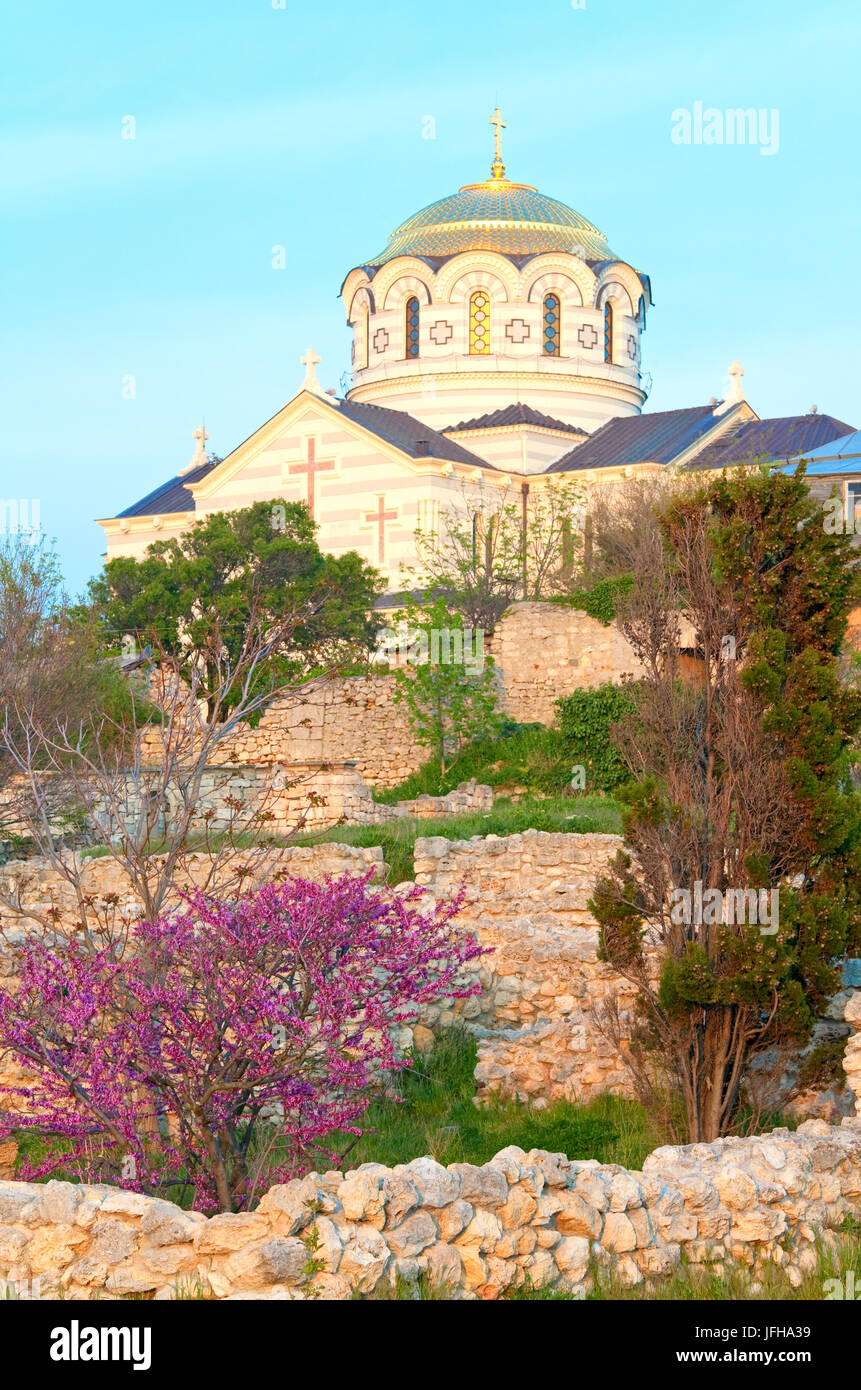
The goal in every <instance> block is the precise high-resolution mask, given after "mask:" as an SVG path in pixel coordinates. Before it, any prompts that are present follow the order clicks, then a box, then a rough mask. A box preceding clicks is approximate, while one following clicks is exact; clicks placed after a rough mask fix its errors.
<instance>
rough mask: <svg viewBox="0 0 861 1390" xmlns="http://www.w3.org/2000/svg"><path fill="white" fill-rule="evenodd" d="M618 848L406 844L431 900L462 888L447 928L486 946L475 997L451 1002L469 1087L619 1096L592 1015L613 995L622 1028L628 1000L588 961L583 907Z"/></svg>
mask: <svg viewBox="0 0 861 1390" xmlns="http://www.w3.org/2000/svg"><path fill="white" fill-rule="evenodd" d="M620 845H621V840H620V838H619V837H618V836H616V835H597V834H596V835H567V834H564V833H558V834H553V833H548V832H543V831H537V830H526V831H524V832H523V833H522V834H519V835H509V836H505V837H498V836H495V835H488V836H486V837H484V838H479V837H476V838H474V839H472V840H459V841H452V840H446V839H444V838H442V837H441V836H434V837H431V838H426V839H418V840H417V841H416V848H415V875H416V881H417V882H418V883H420V884H423V885H424V886H426V887H427V888H428V889H429V890H430V891H431V892H432V893H433V894H434V895H435V896H437V897H449V896H453V895H454V894H455V893H456V892H457V891H458V888H459V887H460V885H461V884H463V885H464V887H465V890H466V901H465V903H464V907H463V910H462V912H461V914H460V917H459V919H458V920H459V922H460V923H461V924H462V926H463V927H464V928H467V929H469V930H471V931H474V932H475V933H476V935H477V937H478V940H479V941H480V943H481V944H482V945H483V946H488V947H491V948H492V954H491V955H489V956H487V957H486V958H485V959H484V961H483V962H482V965H481V968H480V971H479V978H480V980H481V984H482V993H481V995H480V996H478V997H477V998H471V999H468V1000H460V1001H457V1002H456V1003H455V1004H454V1006H453V1009H454V1016H455V1017H460V1018H462V1019H463V1020H464V1021H465V1022H467V1023H468V1024H469V1026H470V1027H471V1028H472V1029H474V1031H475V1032H476V1035H477V1038H478V1048H479V1060H478V1067H477V1069H476V1080H477V1081H478V1084H479V1087H480V1089H486V1090H491V1091H502V1092H505V1093H506V1094H513V1095H516V1096H518V1097H519V1098H521V1099H522V1100H526V1101H529V1102H531V1103H532V1104H538V1105H546V1104H547V1103H548V1102H549V1101H552V1100H558V1099H565V1100H589V1099H591V1098H592V1097H594V1096H596V1095H598V1094H600V1093H601V1092H602V1091H613V1092H619V1093H621V1092H625V1091H627V1090H628V1089H629V1087H630V1078H629V1076H628V1074H627V1071H626V1068H625V1066H624V1063H623V1061H622V1059H621V1057H620V1056H619V1053H618V1051H617V1049H616V1048H615V1047H614V1046H613V1045H612V1044H611V1043H610V1042H608V1040H607V1039H606V1038H605V1037H604V1035H603V1034H602V1032H601V1031H600V1029H599V1028H598V1027H597V1025H596V1017H597V1014H598V1012H599V1011H600V1007H601V1005H602V1004H603V1003H604V1002H605V1001H606V1000H607V999H608V998H609V996H610V995H611V994H615V995H616V996H617V998H618V1001H619V1008H620V1013H621V1017H622V1020H623V1022H624V1021H625V1020H626V1019H627V1017H628V1015H629V1014H630V1011H631V1009H632V1007H633V1003H634V996H633V993H632V991H631V989H630V987H629V986H628V985H627V984H626V983H625V982H624V981H622V980H620V979H619V977H618V976H617V975H616V974H615V972H614V971H613V970H612V969H611V967H610V966H608V965H604V964H602V963H601V962H600V961H599V960H598V928H597V924H596V922H595V920H594V918H593V917H592V915H591V913H590V912H589V909H588V906H587V904H588V900H589V898H590V896H591V893H592V890H593V888H594V885H595V881H596V879H597V878H598V877H599V876H600V874H601V873H602V872H603V871H604V869H605V867H606V864H607V861H608V859H609V858H610V857H611V856H612V855H613V854H615V852H616V850H617V849H618V848H619V846H620ZM447 1021H449V1011H448V1010H447V1009H446V1007H445V1006H444V1005H443V1006H440V1008H439V1011H438V1012H437V1011H436V1010H435V1009H429V1010H427V1011H426V1014H425V1017H424V1019H423V1023H424V1024H426V1025H427V1027H428V1028H429V1029H430V1030H431V1031H433V1030H434V1029H435V1028H436V1027H437V1026H438V1025H439V1023H443V1024H444V1023H446V1022H447ZM419 1036H420V1038H422V1037H423V1035H422V1034H420V1035H419Z"/></svg>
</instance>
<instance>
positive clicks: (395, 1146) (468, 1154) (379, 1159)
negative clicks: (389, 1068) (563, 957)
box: [328, 1028, 667, 1169]
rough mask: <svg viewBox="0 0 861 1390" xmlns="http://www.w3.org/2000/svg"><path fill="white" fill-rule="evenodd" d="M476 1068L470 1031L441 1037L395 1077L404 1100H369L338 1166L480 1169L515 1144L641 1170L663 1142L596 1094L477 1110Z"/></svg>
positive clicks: (638, 1113) (632, 1107) (641, 1118)
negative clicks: (431, 1164)
mask: <svg viewBox="0 0 861 1390" xmlns="http://www.w3.org/2000/svg"><path fill="white" fill-rule="evenodd" d="M475 1063H476V1044H475V1039H474V1038H473V1037H472V1036H471V1035H470V1034H468V1033H466V1032H465V1031H463V1030H461V1029H458V1028H451V1029H448V1030H446V1031H445V1032H444V1033H442V1034H441V1035H440V1036H439V1037H438V1038H437V1040H436V1042H435V1044H434V1047H433V1049H432V1051H430V1052H428V1053H425V1054H423V1055H422V1054H419V1055H418V1056H416V1058H415V1065H414V1067H413V1068H412V1069H410V1070H409V1071H403V1072H401V1073H400V1074H399V1075H398V1076H397V1078H396V1085H397V1087H398V1090H399V1092H400V1094H401V1096H402V1097H403V1100H402V1101H401V1102H398V1101H395V1100H377V1101H374V1102H373V1103H372V1105H371V1106H370V1108H369V1109H368V1111H367V1113H366V1116H365V1124H366V1126H367V1129H366V1132H365V1133H364V1134H363V1135H362V1137H361V1139H359V1141H358V1142H357V1143H356V1144H355V1146H354V1147H353V1148H352V1149H351V1150H350V1152H349V1154H348V1155H347V1156H346V1157H345V1158H344V1159H343V1160H342V1161H341V1163H342V1165H343V1166H344V1167H349V1168H356V1167H358V1165H359V1164H360V1163H384V1164H386V1165H387V1166H388V1167H392V1166H394V1165H395V1164H398V1163H409V1162H410V1160H411V1159H413V1158H418V1157H419V1156H420V1155H422V1154H430V1155H431V1157H432V1158H435V1159H437V1160H438V1162H440V1163H443V1164H448V1163H475V1164H480V1163H486V1162H487V1161H488V1159H491V1158H492V1157H493V1155H494V1154H495V1153H498V1152H499V1150H500V1149H504V1148H507V1147H508V1145H509V1144H517V1145H518V1146H519V1147H520V1148H521V1149H526V1150H529V1149H547V1150H549V1152H551V1153H565V1154H567V1155H568V1157H569V1158H581V1159H582V1158H595V1159H598V1160H599V1162H601V1163H621V1164H623V1165H624V1166H625V1167H626V1168H635V1169H638V1168H640V1167H641V1166H642V1162H643V1159H644V1158H645V1157H646V1155H647V1154H649V1153H651V1151H652V1149H654V1148H656V1147H657V1145H658V1144H661V1143H664V1142H666V1138H667V1136H666V1135H664V1134H663V1133H661V1132H660V1131H659V1130H658V1129H657V1128H656V1126H655V1125H653V1124H652V1123H651V1122H650V1121H649V1119H648V1117H647V1116H646V1113H645V1111H644V1110H643V1108H642V1107H641V1106H640V1105H638V1104H637V1103H636V1102H634V1101H631V1100H624V1099H622V1098H620V1097H617V1096H609V1095H607V1096H600V1097H599V1098H598V1099H597V1100H594V1101H591V1102H590V1103H589V1104H588V1105H575V1104H573V1103H571V1102H569V1101H555V1102H554V1103H553V1104H552V1105H548V1106H547V1107H546V1108H545V1109H543V1110H532V1109H529V1108H528V1107H527V1106H525V1105H522V1104H520V1103H519V1102H518V1101H515V1100H508V1099H505V1100H501V1099H499V1098H498V1097H493V1098H492V1099H491V1100H490V1101H489V1103H488V1104H486V1105H482V1106H480V1107H478V1106H476V1105H475V1104H474V1103H473V1097H474V1096H475V1080H474V1077H473V1071H474V1069H475ZM328 1166H334V1165H332V1164H330V1165H328Z"/></svg>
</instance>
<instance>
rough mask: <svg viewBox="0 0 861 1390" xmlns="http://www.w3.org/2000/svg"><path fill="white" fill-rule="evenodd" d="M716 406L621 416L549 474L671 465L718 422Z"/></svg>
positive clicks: (592, 436)
mask: <svg viewBox="0 0 861 1390" xmlns="http://www.w3.org/2000/svg"><path fill="white" fill-rule="evenodd" d="M715 409H716V407H715V406H712V405H695V406H691V407H690V408H689V409H687V410H657V411H654V412H653V413H651V414H647V415H623V416H620V417H618V418H617V419H615V420H608V421H607V423H606V425H602V426H601V428H600V429H597V430H596V431H595V433H594V434H591V435H590V436H589V438H588V439H587V440H585V441H584V442H583V443H582V444H576V445H575V446H574V448H573V449H571V450H570V452H569V453H567V454H565V455H563V457H562V458H561V459H557V460H556V462H555V463H552V464H551V465H550V467H549V468H548V469H547V472H548V473H562V472H565V471H566V470H567V469H569V468H577V469H580V468H618V467H620V466H621V465H623V464H628V463H670V462H672V460H673V459H674V458H677V457H678V455H679V454H680V453H682V451H683V450H684V449H687V448H689V447H690V445H691V444H694V443H696V441H697V440H698V439H699V438H700V436H701V435H703V434H706V433H707V432H708V431H709V430H710V429H712V427H713V426H714V425H716V424H717V422H718V420H719V419H720V417H719V416H716V415H715Z"/></svg>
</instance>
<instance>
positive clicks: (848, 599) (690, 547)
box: [592, 471, 861, 1141]
mask: <svg viewBox="0 0 861 1390" xmlns="http://www.w3.org/2000/svg"><path fill="white" fill-rule="evenodd" d="M655 525H656V528H657V530H658V532H659V534H660V537H661V540H662V546H661V547H660V556H659V559H658V561H657V567H656V569H655V571H654V572H653V573H651V574H649V575H646V576H644V578H645V582H646V584H647V585H648V586H649V591H650V593H651V595H652V599H653V600H654V597H655V596H656V595H657V594H658V592H659V591H660V589H661V586H664V590H663V591H664V609H663V614H661V613H659V611H658V606H657V604H656V603H655V602H654V601H652V602H651V603H650V609H649V612H648V613H644V612H641V611H640V610H638V609H637V608H636V606H635V607H633V608H632V609H631V611H630V614H629V615H628V617H626V616H625V611H624V607H623V608H622V611H621V613H620V618H619V622H620V626H621V627H622V630H623V631H624V632H625V633H626V635H627V636H628V638H629V640H631V641H632V642H633V643H634V644H635V645H636V646H637V647H638V653H639V654H640V655H641V656H642V657H643V659H644V664H645V668H646V674H645V675H644V676H643V677H642V678H641V679H640V680H639V682H638V683H637V685H636V687H632V691H633V693H634V695H635V698H636V708H635V710H634V711H633V712H632V713H631V714H630V715H628V716H626V717H625V718H624V719H623V720H622V721H621V723H620V724H619V725H617V726H616V730H615V734H614V737H615V741H616V744H617V747H618V749H619V752H620V754H621V756H622V759H623V761H624V763H625V765H626V767H627V769H628V772H629V775H630V777H631V781H630V782H629V783H628V784H627V785H626V786H624V787H623V788H621V790H620V793H619V795H620V796H621V798H622V799H623V801H624V802H625V803H626V810H625V818H624V834H625V841H626V844H625V849H624V851H623V852H621V853H620V854H619V855H618V857H617V859H616V860H615V862H614V864H613V865H612V866H611V869H610V872H609V874H608V875H607V876H606V877H605V878H604V879H603V880H602V881H601V882H600V883H599V884H598V885H597V887H596V890H595V894H594V897H593V901H592V909H593V911H594V913H595V916H596V918H597V920H598V922H599V925H600V930H601V944H602V952H603V955H604V958H605V959H606V960H607V961H609V962H610V963H611V964H612V965H613V966H614V967H615V969H616V970H617V971H618V972H619V974H621V975H622V976H623V977H624V978H626V979H628V980H629V981H631V982H632V983H633V984H634V986H635V988H636V991H637V995H638V1000H639V1014H640V1023H639V1027H638V1030H637V1032H636V1034H635V1037H634V1043H633V1046H632V1048H631V1051H630V1054H629V1055H630V1058H631V1063H632V1066H633V1067H634V1069H635V1074H637V1075H638V1077H639V1080H640V1082H641V1084H642V1085H643V1087H644V1089H646V1090H648V1088H649V1087H653V1086H654V1085H655V1084H656V1082H658V1081H661V1082H662V1084H664V1085H665V1084H666V1082H667V1080H668V1079H669V1081H670V1082H671V1085H672V1088H673V1089H674V1090H675V1091H676V1094H678V1093H679V1092H680V1093H681V1095H682V1096H683V1098H684V1103H685V1111H686V1116H687V1129H688V1134H689V1138H690V1139H691V1140H705V1141H709V1140H712V1139H714V1138H715V1137H717V1136H718V1135H720V1134H723V1133H726V1132H727V1131H728V1130H729V1129H731V1128H732V1127H733V1125H734V1124H736V1123H737V1117H738V1111H739V1106H740V1104H741V1102H742V1099H743V1097H744V1088H745V1084H746V1078H749V1077H750V1075H751V1064H752V1062H753V1061H754V1060H755V1059H756V1058H757V1057H761V1056H762V1054H764V1053H766V1052H768V1051H770V1050H772V1049H775V1048H776V1049H795V1050H797V1049H799V1048H800V1047H801V1046H803V1045H804V1044H805V1043H806V1041H807V1040H808V1039H809V1037H810V1035H811V1031H812V1028H813V1024H814V1022H815V1020H816V1018H817V1017H818V1016H820V1015H821V1013H822V1012H823V1010H824V1007H825V1004H826V1001H827V1000H828V998H829V996H831V995H833V994H834V993H835V992H836V991H837V990H838V989H839V988H840V972H839V969H838V965H839V962H840V960H841V958H842V957H843V956H844V955H846V954H847V953H848V954H853V955H854V954H858V953H859V952H861V851H859V844H861V803H859V799H858V797H857V796H856V795H855V794H854V793H853V790H852V787H851V783H850V778H849V775H848V749H849V748H850V746H851V743H852V740H853V738H854V736H855V735H856V733H857V730H858V728H859V725H861V697H859V695H858V693H857V692H854V691H851V690H849V689H848V688H847V687H846V686H845V684H843V683H842V682H841V680H840V674H839V656H840V649H841V645H842V642H843V638H844V635H845V632H846V626H847V615H848V613H849V610H850V608H851V607H852V606H853V604H854V603H856V602H857V595H858V576H857V572H856V561H855V558H854V556H853V553H852V551H851V547H850V541H849V538H848V537H844V536H830V535H827V534H826V533H825V530H824V528H823V524H822V516H821V514H820V511H819V508H818V507H817V505H816V503H815V502H814V501H813V500H812V499H811V497H810V495H809V493H808V490H807V487H806V484H805V481H804V478H803V474H802V473H801V472H800V471H799V473H797V474H796V475H795V476H793V477H786V476H783V475H780V474H777V475H773V476H768V475H767V474H766V473H765V472H745V473H743V474H742V473H739V474H735V475H727V474H725V475H722V476H720V477H718V478H716V479H713V480H711V481H709V482H708V483H706V484H705V485H699V486H698V487H697V488H696V489H695V490H693V491H687V492H686V493H684V494H681V495H679V496H678V497H677V498H675V499H670V500H669V501H668V502H665V503H664V505H662V506H661V508H660V509H659V511H658V513H657V516H656V518H655ZM655 553H656V555H658V551H657V550H656V552H655ZM683 620H684V622H685V624H687V626H688V628H689V629H690V628H692V629H693V633H694V640H695V643H696V649H697V654H698V657H699V675H698V678H697V679H691V678H690V677H688V678H687V679H685V680H682V679H681V677H680V671H681V662H680V654H681V650H682V649H681V645H680V630H681V627H682V621H683ZM690 640H691V638H690V636H688V637H686V638H685V643H686V646H687V645H689V643H690ZM686 893H687V894H688V898H687V902H686V901H685V897H684V895H685V894H686ZM763 893H764V894H766V895H768V896H767V897H766V898H765V901H763V897H762V894H763ZM706 895H708V896H706ZM698 898H699V902H697V900H698ZM751 900H753V910H751V906H752V901H751ZM757 902H758V904H759V906H760V908H763V907H764V908H765V909H766V910H765V911H764V912H761V913H760V914H759V917H758V920H757V913H756V905H757ZM730 903H732V905H733V907H732V910H730V907H729V904H730ZM741 905H744V906H745V908H746V910H745V911H744V912H742V913H740V912H739V907H740V906H741ZM740 916H741V917H742V920H741V921H739V917H740ZM764 923H765V925H763V924H764ZM604 1018H605V1025H606V1027H607V1028H608V1029H609V1030H610V1031H611V1033H612V1032H613V1030H615V1035H616V1036H617V1038H618V1037H621V1036H622V1035H623V1033H624V1029H622V1030H620V1028H619V1017H618V1014H616V1016H615V1019H614V1017H613V1010H612V1008H611V1009H610V1010H608V1011H606V1012H605V1015H604Z"/></svg>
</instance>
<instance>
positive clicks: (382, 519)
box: [365, 492, 398, 564]
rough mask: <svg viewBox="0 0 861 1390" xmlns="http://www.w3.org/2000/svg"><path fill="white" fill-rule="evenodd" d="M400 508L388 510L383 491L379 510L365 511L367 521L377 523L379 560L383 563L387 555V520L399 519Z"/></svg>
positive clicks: (379, 500)
mask: <svg viewBox="0 0 861 1390" xmlns="http://www.w3.org/2000/svg"><path fill="white" fill-rule="evenodd" d="M397 519H398V509H397V507H395V508H394V510H393V511H389V512H387V511H386V494H385V493H384V492H381V493H380V494H379V495H378V497H377V510H376V511H375V512H365V521H370V522H374V521H375V522H376V523H377V562H378V564H382V563H383V561H384V560H385V557H386V522H387V521H397Z"/></svg>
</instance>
